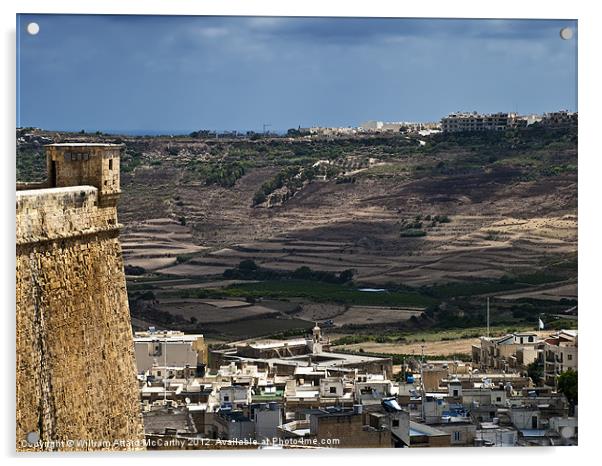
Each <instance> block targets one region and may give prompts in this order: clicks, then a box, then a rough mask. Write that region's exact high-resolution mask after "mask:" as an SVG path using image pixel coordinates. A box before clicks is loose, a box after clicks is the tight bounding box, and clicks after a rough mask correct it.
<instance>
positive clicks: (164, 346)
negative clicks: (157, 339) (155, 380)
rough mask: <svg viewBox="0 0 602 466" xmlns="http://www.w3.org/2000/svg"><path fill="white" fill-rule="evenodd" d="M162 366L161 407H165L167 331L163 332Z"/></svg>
mask: <svg viewBox="0 0 602 466" xmlns="http://www.w3.org/2000/svg"><path fill="white" fill-rule="evenodd" d="M163 332H164V333H163V336H164V337H165V338H164V340H163V365H164V366H165V373H164V375H163V406H167V330H163Z"/></svg>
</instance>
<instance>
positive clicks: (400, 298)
mask: <svg viewBox="0 0 602 466" xmlns="http://www.w3.org/2000/svg"><path fill="white" fill-rule="evenodd" d="M220 291H221V293H222V294H223V296H229V297H240V296H244V297H253V298H262V297H263V298H277V299H278V298H280V299H282V298H290V297H296V298H306V299H309V300H312V301H315V302H336V303H341V304H350V305H357V306H412V307H428V306H431V305H434V304H437V302H438V300H437V299H435V298H431V297H429V296H423V295H421V294H419V293H415V292H411V291H407V292H406V291H388V292H382V293H369V292H363V291H358V290H356V289H355V288H351V287H349V286H346V285H340V284H335V283H324V282H319V281H310V280H274V281H265V282H260V283H249V284H246V283H244V284H239V285H233V286H230V287H228V288H224V289H222V290H220Z"/></svg>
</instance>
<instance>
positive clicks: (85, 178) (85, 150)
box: [45, 143, 124, 205]
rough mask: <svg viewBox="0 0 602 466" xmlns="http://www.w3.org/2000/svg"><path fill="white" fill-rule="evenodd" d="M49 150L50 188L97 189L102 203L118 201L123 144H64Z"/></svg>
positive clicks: (56, 145)
mask: <svg viewBox="0 0 602 466" xmlns="http://www.w3.org/2000/svg"><path fill="white" fill-rule="evenodd" d="M45 148H46V156H47V157H46V163H47V164H48V187H49V188H62V187H68V186H83V185H89V186H94V187H95V188H97V189H98V198H99V201H100V202H101V204H103V205H110V204H115V203H116V202H117V198H118V197H119V194H121V190H120V186H119V158H120V156H121V152H122V151H123V148H124V145H123V144H96V143H60V144H48V145H46V146H45Z"/></svg>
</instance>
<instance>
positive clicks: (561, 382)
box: [557, 369, 579, 410]
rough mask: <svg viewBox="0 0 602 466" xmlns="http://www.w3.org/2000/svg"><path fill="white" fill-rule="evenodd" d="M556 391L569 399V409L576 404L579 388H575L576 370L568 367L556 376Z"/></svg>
mask: <svg viewBox="0 0 602 466" xmlns="http://www.w3.org/2000/svg"><path fill="white" fill-rule="evenodd" d="M557 382H558V391H559V392H560V393H562V394H564V396H566V399H567V400H568V401H569V403H570V405H571V410H572V409H574V407H575V405H576V404H577V395H578V394H579V390H578V389H577V371H574V370H573V369H568V370H567V371H565V372H563V373H562V374H560V375H559V376H558V379H557Z"/></svg>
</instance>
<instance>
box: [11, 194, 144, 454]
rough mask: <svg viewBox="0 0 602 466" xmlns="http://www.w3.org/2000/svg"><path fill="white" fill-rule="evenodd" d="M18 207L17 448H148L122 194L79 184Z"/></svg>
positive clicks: (20, 201)
mask: <svg viewBox="0 0 602 466" xmlns="http://www.w3.org/2000/svg"><path fill="white" fill-rule="evenodd" d="M16 207H17V212H16V214H17V219H16V220H17V221H16V243H17V246H16V303H17V310H16V352H17V359H16V366H17V367H16V369H17V373H16V390H17V405H16V408H17V412H16V428H17V432H16V442H17V450H19V451H28V450H33V451H39V450H60V451H64V450H140V449H144V444H143V442H144V428H143V422H142V415H141V410H140V399H139V393H138V383H137V380H136V367H135V360H134V347H133V338H132V331H131V324H130V315H129V308H128V301H127V293H126V284H125V274H124V270H123V258H122V252H121V246H120V243H119V239H118V235H119V224H118V223H117V213H116V199H113V200H110V202H108V203H102V202H99V191H98V189H97V188H96V187H93V186H73V187H63V188H54V189H39V190H25V191H18V192H17V206H16ZM30 433H34V434H33V435H32V436H30V438H31V437H36V436H39V439H40V441H39V443H37V444H34V445H30V444H28V443H27V442H26V439H27V436H28V434H30Z"/></svg>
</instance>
